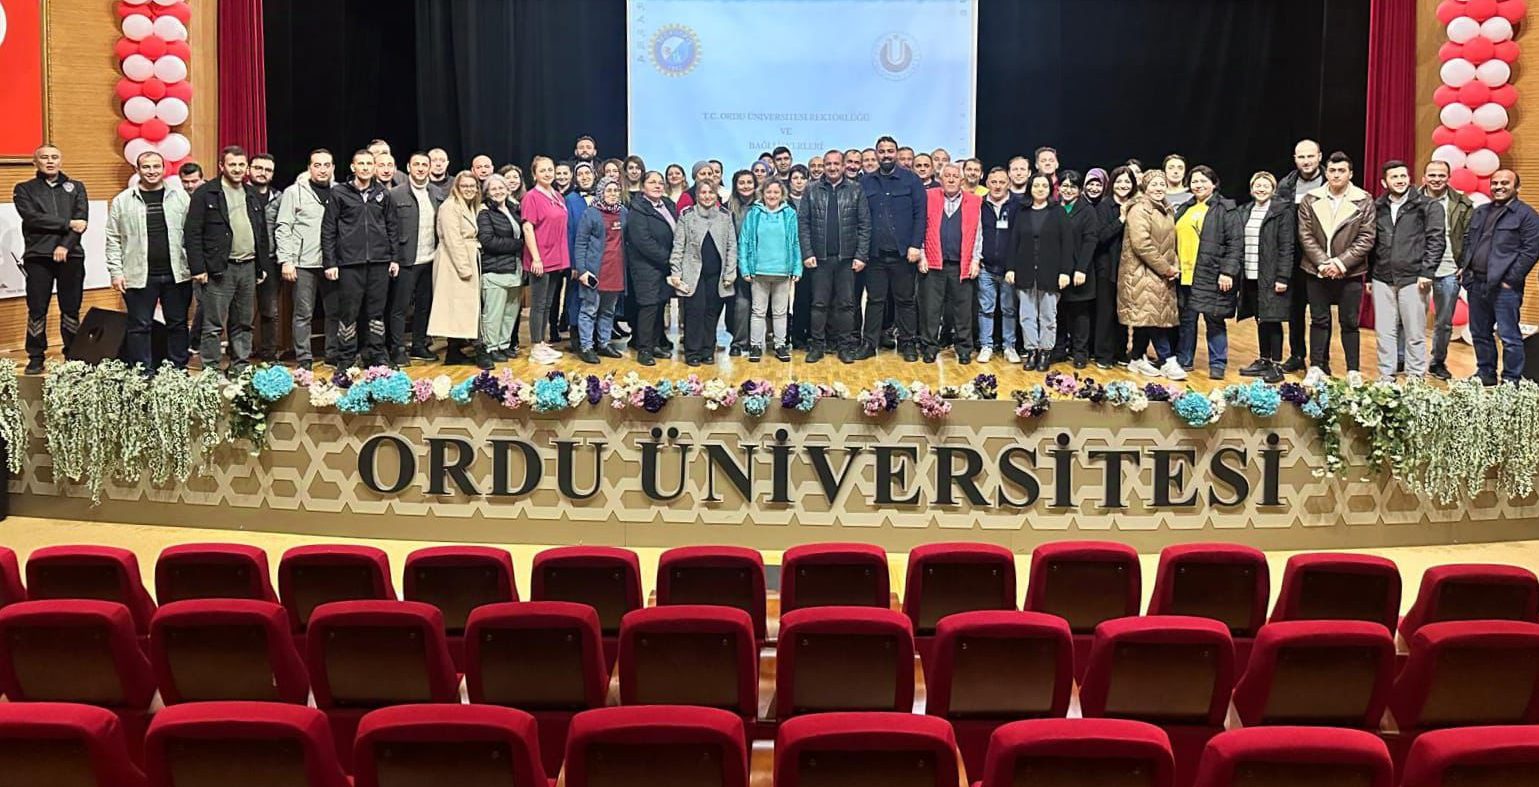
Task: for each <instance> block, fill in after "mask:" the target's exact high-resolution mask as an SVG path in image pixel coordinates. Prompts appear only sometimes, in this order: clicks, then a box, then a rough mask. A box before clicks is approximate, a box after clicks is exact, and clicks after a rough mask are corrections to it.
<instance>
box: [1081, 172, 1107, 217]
mask: <svg viewBox="0 0 1539 787" xmlns="http://www.w3.org/2000/svg"><path fill="white" fill-rule="evenodd" d="M1110 182H1111V179H1110V178H1108V177H1107V176H1106V170H1104V169H1101V168H1100V167H1091V168H1090V170H1089V171H1088V172H1086V173H1085V188H1084V195H1085V199H1086V200H1088V201H1089V202H1090V206H1091V207H1097V206H1099V205H1100V204H1101V199H1102V198H1104V197H1105V196H1106V184H1107V183H1110Z"/></svg>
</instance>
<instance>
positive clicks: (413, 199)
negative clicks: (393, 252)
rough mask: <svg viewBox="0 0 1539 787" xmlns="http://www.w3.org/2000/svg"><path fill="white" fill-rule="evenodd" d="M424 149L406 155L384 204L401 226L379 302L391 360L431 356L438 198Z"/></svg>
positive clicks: (398, 361)
mask: <svg viewBox="0 0 1539 787" xmlns="http://www.w3.org/2000/svg"><path fill="white" fill-rule="evenodd" d="M430 172H431V162H430V160H429V159H428V155H427V154H426V153H413V154H411V157H410V158H408V159H407V160H406V184H405V185H402V186H396V187H395V188H392V189H391V190H390V204H391V206H392V207H393V208H394V210H395V212H396V218H397V220H398V221H399V225H400V228H401V238H400V253H399V255H398V256H399V258H400V260H401V272H400V273H399V274H397V275H396V277H395V278H394V279H391V280H390V292H389V295H388V296H387V299H386V304H385V351H386V352H387V353H389V354H390V362H391V363H392V364H393V365H395V366H406V365H408V364H410V363H411V359H412V358H417V359H420V360H424V361H436V360H438V355H437V354H435V353H434V352H433V351H432V349H431V348H429V347H428V337H427V324H428V310H429V309H430V308H432V305H433V255H434V253H435V252H437V251H438V229H437V228H438V223H437V220H438V206H439V205H442V204H443V201H444V198H443V197H441V196H439V192H438V191H437V190H435V189H434V188H433V181H432V178H431V174H430ZM407 315H410V316H411V342H412V344H411V353H410V355H409V356H408V354H407V351H406V319H407Z"/></svg>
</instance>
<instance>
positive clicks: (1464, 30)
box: [1448, 16, 1480, 44]
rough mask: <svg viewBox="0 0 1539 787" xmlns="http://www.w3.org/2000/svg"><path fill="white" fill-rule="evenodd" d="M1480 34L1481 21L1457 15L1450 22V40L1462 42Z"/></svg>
mask: <svg viewBox="0 0 1539 787" xmlns="http://www.w3.org/2000/svg"><path fill="white" fill-rule="evenodd" d="M1478 35H1480V23H1479V22H1476V21H1475V20H1473V19H1471V18H1469V17H1467V16H1460V17H1455V18H1454V19H1453V20H1452V21H1450V22H1449V23H1448V40H1449V41H1452V42H1454V43H1455V44H1462V43H1464V42H1466V41H1469V40H1470V39H1471V38H1474V37H1475V36H1478Z"/></svg>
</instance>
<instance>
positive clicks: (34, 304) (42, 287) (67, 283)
mask: <svg viewBox="0 0 1539 787" xmlns="http://www.w3.org/2000/svg"><path fill="white" fill-rule="evenodd" d="M21 268H22V271H23V272H24V273H26V274H27V357H28V358H31V359H33V360H38V361H41V360H42V359H43V356H44V355H46V354H47V353H48V301H49V299H51V298H53V291H54V286H55V285H58V289H59V340H60V342H61V345H60V346H62V347H63V349H64V352H65V354H68V353H69V345H70V342H73V341H74V340H75V332H76V331H78V330H80V301H81V298H82V297H83V296H84V291H83V290H84V287H85V260H84V259H83V258H79V257H70V258H68V259H66V260H65V261H63V262H54V261H53V257H50V256H42V257H24V258H23V259H22V261H21Z"/></svg>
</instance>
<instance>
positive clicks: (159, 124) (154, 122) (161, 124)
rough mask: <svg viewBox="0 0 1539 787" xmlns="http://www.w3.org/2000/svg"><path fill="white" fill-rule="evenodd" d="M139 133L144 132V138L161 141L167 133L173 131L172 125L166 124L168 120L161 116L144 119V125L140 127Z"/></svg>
mask: <svg viewBox="0 0 1539 787" xmlns="http://www.w3.org/2000/svg"><path fill="white" fill-rule="evenodd" d="M139 133H140V134H143V135H144V138H145V139H147V140H149V141H151V142H159V141H161V140H163V139H165V138H166V135H167V134H170V133H171V127H170V126H168V125H166V121H164V120H161V119H160V118H150V119H149V120H146V121H144V125H142V126H140V127H139Z"/></svg>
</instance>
